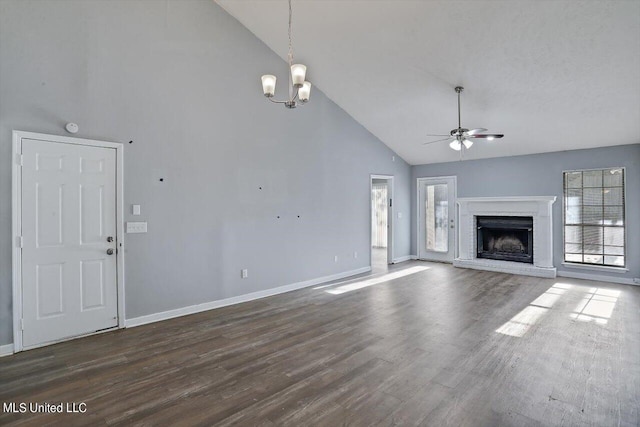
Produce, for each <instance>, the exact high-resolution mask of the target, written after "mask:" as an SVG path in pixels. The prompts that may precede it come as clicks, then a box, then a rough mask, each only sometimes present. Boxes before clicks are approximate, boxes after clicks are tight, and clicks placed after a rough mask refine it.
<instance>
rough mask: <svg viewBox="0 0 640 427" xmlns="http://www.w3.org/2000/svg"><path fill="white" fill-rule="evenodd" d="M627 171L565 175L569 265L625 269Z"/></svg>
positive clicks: (594, 170) (566, 234)
mask: <svg viewBox="0 0 640 427" xmlns="http://www.w3.org/2000/svg"><path fill="white" fill-rule="evenodd" d="M624 216H625V212H624V168H610V169H591V170H579V171H569V172H564V260H565V262H572V263H580V264H591V265H606V266H613V267H624V266H625V265H626V259H625V229H624V227H625V217H624Z"/></svg>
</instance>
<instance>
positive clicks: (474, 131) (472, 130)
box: [467, 128, 489, 136]
mask: <svg viewBox="0 0 640 427" xmlns="http://www.w3.org/2000/svg"><path fill="white" fill-rule="evenodd" d="M488 130H489V129H485V128H475V129H471V130H469V131H467V135H469V136H471V135H475V134H477V133H480V132H486V131H488Z"/></svg>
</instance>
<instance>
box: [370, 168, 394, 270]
mask: <svg viewBox="0 0 640 427" xmlns="http://www.w3.org/2000/svg"><path fill="white" fill-rule="evenodd" d="M374 179H385V180H387V183H388V184H387V199H388V200H391V206H387V264H393V263H395V260H394V259H393V207H394V206H393V175H377V174H371V176H370V177H369V267H371V266H372V265H371V264H372V260H371V255H372V254H373V253H372V249H371V247H372V245H373V240H372V237H371V227H373V223H372V221H373V219H372V217H373V211H372V208H371V193H372V192H373V180H374Z"/></svg>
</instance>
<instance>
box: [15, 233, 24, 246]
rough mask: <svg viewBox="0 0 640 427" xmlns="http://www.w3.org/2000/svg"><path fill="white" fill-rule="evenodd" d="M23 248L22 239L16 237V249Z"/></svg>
mask: <svg viewBox="0 0 640 427" xmlns="http://www.w3.org/2000/svg"><path fill="white" fill-rule="evenodd" d="M22 246H24V237H22V236H16V247H18V248H22Z"/></svg>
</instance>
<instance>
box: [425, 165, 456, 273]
mask: <svg viewBox="0 0 640 427" xmlns="http://www.w3.org/2000/svg"><path fill="white" fill-rule="evenodd" d="M418 204H419V211H418V258H420V259H428V260H434V261H448V262H450V261H453V258H454V256H455V254H454V253H455V178H453V177H443V178H420V179H419V180H418Z"/></svg>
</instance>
